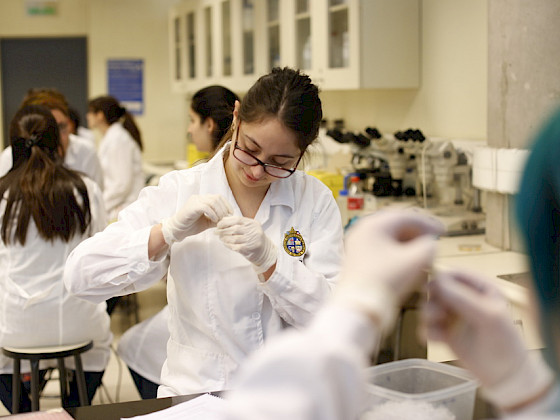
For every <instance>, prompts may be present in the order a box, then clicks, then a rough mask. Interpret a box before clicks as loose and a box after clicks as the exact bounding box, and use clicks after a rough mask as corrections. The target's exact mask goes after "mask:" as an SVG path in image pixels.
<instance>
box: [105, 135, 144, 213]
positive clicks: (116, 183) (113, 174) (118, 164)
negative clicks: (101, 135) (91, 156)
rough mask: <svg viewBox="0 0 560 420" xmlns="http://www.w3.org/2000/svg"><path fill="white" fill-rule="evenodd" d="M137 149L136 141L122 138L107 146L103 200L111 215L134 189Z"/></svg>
mask: <svg viewBox="0 0 560 420" xmlns="http://www.w3.org/2000/svg"><path fill="white" fill-rule="evenodd" d="M116 140H118V141H116ZM136 147H137V146H136V144H135V143H134V141H131V140H130V139H127V138H121V137H117V138H115V139H112V141H110V142H107V144H106V146H105V150H104V156H105V157H104V159H105V160H108V163H107V164H106V165H105V166H104V169H103V180H104V185H103V199H104V200H105V207H106V209H107V212H108V213H109V214H111V213H112V212H113V210H114V209H116V208H118V207H119V206H120V205H122V204H123V202H124V201H125V198H126V196H127V195H128V193H129V191H130V189H131V188H132V185H133V182H132V177H133V176H134V175H133V174H134V170H133V162H134V159H133V156H134V152H135V148H136ZM123 156H126V158H123Z"/></svg>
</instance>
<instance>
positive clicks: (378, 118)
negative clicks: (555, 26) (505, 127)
mask: <svg viewBox="0 0 560 420" xmlns="http://www.w3.org/2000/svg"><path fill="white" fill-rule="evenodd" d="M179 1H180V0H59V11H60V13H59V15H58V16H56V17H28V16H26V15H25V7H24V5H25V1H24V0H0V37H11V36H34V37H36V36H64V35H69V36H70V35H72V36H76V35H81V36H87V37H88V48H89V96H90V97H94V96H97V95H100V94H104V93H106V83H107V80H106V60H107V59H109V58H142V59H144V61H145V74H144V77H145V85H144V94H145V96H144V99H145V114H144V115H143V116H141V117H139V118H138V119H137V121H138V124H139V126H140V129H141V130H142V134H143V136H144V139H145V144H146V147H145V152H144V158H145V160H147V161H152V162H166V161H173V160H176V159H182V158H184V157H185V156H184V155H185V133H186V125H187V117H186V110H187V103H186V98H184V97H183V96H181V95H177V94H174V93H172V92H171V88H170V83H169V58H168V48H167V40H168V32H167V10H168V9H169V8H170V7H171V6H172V5H174V4H176V3H178V2H179ZM422 14H423V18H422V48H421V50H422V52H421V57H422V76H421V79H422V85H421V87H420V89H414V90H362V91H336V92H323V93H322V95H321V97H322V99H323V103H324V114H325V116H326V117H327V118H329V119H330V120H332V119H335V118H344V119H345V120H346V126H347V128H348V129H351V130H360V129H363V128H365V127H366V126H376V127H377V128H379V129H380V130H381V131H385V132H393V131H396V130H405V129H407V128H419V129H421V130H422V131H423V132H424V133H425V134H426V135H429V136H435V137H449V138H469V139H485V138H486V108H487V106H486V90H487V1H486V0H423V6H422ZM395 30H398V28H395ZM387 36H391V34H390V33H388V34H387ZM0 76H1V75H0ZM0 106H1V103H0ZM0 124H1V121H0ZM1 129H2V127H0V132H1Z"/></svg>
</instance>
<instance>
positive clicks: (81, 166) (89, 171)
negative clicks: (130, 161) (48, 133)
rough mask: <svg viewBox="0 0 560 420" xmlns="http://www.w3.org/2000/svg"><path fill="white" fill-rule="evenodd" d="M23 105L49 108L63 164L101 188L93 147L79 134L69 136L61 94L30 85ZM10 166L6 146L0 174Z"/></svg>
mask: <svg viewBox="0 0 560 420" xmlns="http://www.w3.org/2000/svg"><path fill="white" fill-rule="evenodd" d="M25 105H44V106H46V107H47V108H49V109H50V110H51V112H52V114H53V116H54V118H55V119H56V122H57V124H58V128H59V133H60V150H59V153H60V155H61V156H62V157H63V159H64V164H65V165H66V167H67V168H70V169H73V170H75V171H79V172H82V173H84V174H85V175H87V176H88V177H90V178H91V179H92V180H93V181H95V182H96V183H97V185H99V187H100V188H103V173H102V170H101V164H100V162H99V158H98V157H97V151H96V150H95V147H94V146H93V145H92V144H91V143H90V142H89V141H87V140H85V139H83V138H81V137H75V136H70V124H71V122H70V118H69V113H68V103H67V102H66V99H65V97H64V95H62V93H60V92H59V91H57V90H56V89H51V88H49V89H47V88H36V89H30V90H29V92H28V93H27V95H26V97H25V98H24V99H23V102H22V104H21V106H25ZM11 168H12V150H11V146H8V147H7V148H6V149H4V151H3V152H2V154H1V155H0V175H4V174H6V173H7V172H8V171H9V170H10V169H11Z"/></svg>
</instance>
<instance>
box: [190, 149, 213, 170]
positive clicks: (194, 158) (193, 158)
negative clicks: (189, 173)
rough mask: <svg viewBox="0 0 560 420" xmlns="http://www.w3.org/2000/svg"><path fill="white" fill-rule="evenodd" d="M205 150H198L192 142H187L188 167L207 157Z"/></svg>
mask: <svg viewBox="0 0 560 420" xmlns="http://www.w3.org/2000/svg"><path fill="white" fill-rule="evenodd" d="M208 155H209V154H208V153H207V152H201V151H199V150H198V149H197V148H196V146H195V145H194V144H193V143H187V162H188V164H189V168H190V167H192V166H193V165H194V164H195V163H197V162H198V161H200V160H202V159H207V158H208Z"/></svg>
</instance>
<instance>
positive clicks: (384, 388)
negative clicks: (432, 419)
mask: <svg viewBox="0 0 560 420" xmlns="http://www.w3.org/2000/svg"><path fill="white" fill-rule="evenodd" d="M367 374H368V383H369V384H368V388H367V390H368V406H369V407H370V408H373V407H376V406H377V405H379V404H384V403H388V402H406V403H407V405H410V402H411V401H412V402H414V401H415V402H419V403H420V402H421V403H429V404H430V405H431V406H433V407H434V408H439V407H445V408H446V409H447V410H449V411H450V412H451V413H452V414H454V415H455V417H456V419H457V420H472V418H473V410H474V400H475V394H476V388H477V387H478V382H477V381H476V379H474V377H473V376H472V375H471V374H470V373H469V372H468V371H466V370H465V369H462V368H459V367H455V366H451V365H447V364H443V363H436V362H431V361H429V360H424V359H405V360H399V361H396V362H389V363H384V364H381V365H377V366H374V367H371V368H369V369H368V372H367ZM404 405H405V404H404V403H403V406H404ZM365 418H367V416H366V417H365Z"/></svg>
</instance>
